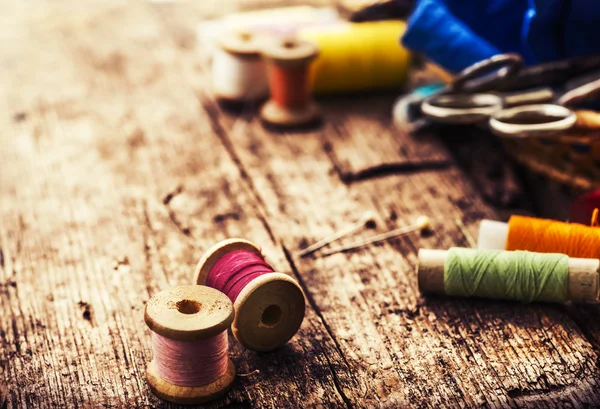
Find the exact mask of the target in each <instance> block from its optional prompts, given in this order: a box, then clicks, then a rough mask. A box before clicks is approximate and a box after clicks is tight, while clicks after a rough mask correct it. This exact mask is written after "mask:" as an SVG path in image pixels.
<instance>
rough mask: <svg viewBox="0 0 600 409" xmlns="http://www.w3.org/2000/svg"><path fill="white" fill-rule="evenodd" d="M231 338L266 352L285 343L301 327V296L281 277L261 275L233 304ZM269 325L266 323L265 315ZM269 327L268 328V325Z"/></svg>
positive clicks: (296, 287)
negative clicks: (233, 314)
mask: <svg viewBox="0 0 600 409" xmlns="http://www.w3.org/2000/svg"><path fill="white" fill-rule="evenodd" d="M234 305H235V311H236V315H235V319H234V320H233V324H232V326H231V331H232V332H233V336H234V337H235V338H236V339H237V340H238V341H239V342H240V344H242V345H243V346H244V347H246V348H248V349H251V350H254V351H270V350H273V349H275V348H278V347H280V346H282V345H284V344H285V343H287V342H288V341H289V340H290V339H291V338H292V337H293V336H294V335H295V334H296V332H298V329H299V328H300V326H301V325H302V321H303V320H304V314H305V309H306V301H305V298H304V292H303V291H302V289H301V288H300V286H299V285H298V283H297V282H296V280H294V279H293V278H291V277H290V276H288V275H286V274H283V273H269V274H265V275H262V276H260V277H258V278H256V279H255V280H253V281H252V282H251V283H249V284H248V285H247V286H246V287H244V289H243V290H242V291H241V292H240V294H239V295H238V297H237V298H236V300H235V304H234ZM270 311H273V312H274V313H275V316H274V318H272V320H273V322H272V323H271V324H270V323H269V322H267V321H268V320H269V318H266V317H267V316H268V315H271V316H273V313H270ZM269 324H270V325H269Z"/></svg>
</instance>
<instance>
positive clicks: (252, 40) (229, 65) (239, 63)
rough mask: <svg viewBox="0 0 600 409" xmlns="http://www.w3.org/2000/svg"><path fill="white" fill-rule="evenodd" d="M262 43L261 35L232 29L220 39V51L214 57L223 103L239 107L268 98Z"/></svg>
mask: <svg viewBox="0 0 600 409" xmlns="http://www.w3.org/2000/svg"><path fill="white" fill-rule="evenodd" d="M262 43H263V41H262V37H261V36H260V35H259V34H256V33H252V32H249V31H231V32H228V33H225V34H224V35H223V36H222V37H221V38H220V39H219V46H220V50H219V51H218V52H217V53H216V54H215V56H214V57H213V58H214V61H213V92H214V94H215V97H216V99H217V100H218V101H219V102H220V103H224V104H226V106H228V107H229V106H230V107H235V106H238V105H240V104H243V103H246V102H258V101H260V100H264V99H266V97H267V96H268V94H269V90H268V85H267V78H266V71H265V67H264V63H263V61H262V56H261V48H262ZM222 53H225V55H222Z"/></svg>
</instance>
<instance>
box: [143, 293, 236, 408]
mask: <svg viewBox="0 0 600 409" xmlns="http://www.w3.org/2000/svg"><path fill="white" fill-rule="evenodd" d="M233 316H234V313H233V305H232V304H231V301H230V300H229V298H227V296H225V295H224V294H222V293H220V292H219V291H217V290H215V289H212V288H209V287H205V286H199V285H183V286H178V287H172V288H169V289H167V290H164V291H161V292H160V293H158V294H156V295H155V296H153V297H152V298H151V299H150V300H149V301H148V304H147V305H146V311H145V314H144V319H145V321H146V324H147V325H148V327H149V328H150V329H151V330H152V345H153V351H154V358H153V360H152V361H151V362H150V364H149V365H148V369H147V373H146V377H147V380H148V384H149V385H150V388H151V389H152V391H153V392H154V393H155V394H156V395H157V396H159V397H161V398H163V399H165V400H168V401H170V402H174V403H180V404H194V403H203V402H207V401H210V400H212V399H215V398H218V397H220V396H222V395H224V394H225V392H226V391H227V389H229V387H230V386H231V384H232V383H233V381H234V378H235V367H234V365H233V362H231V360H230V359H229V357H228V356H227V353H228V341H227V329H228V328H229V326H230V325H231V322H232V321H233Z"/></svg>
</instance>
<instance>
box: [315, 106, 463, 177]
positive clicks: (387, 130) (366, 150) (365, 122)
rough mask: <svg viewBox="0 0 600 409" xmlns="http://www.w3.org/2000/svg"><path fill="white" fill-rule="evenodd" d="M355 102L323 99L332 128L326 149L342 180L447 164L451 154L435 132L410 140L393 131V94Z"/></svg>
mask: <svg viewBox="0 0 600 409" xmlns="http://www.w3.org/2000/svg"><path fill="white" fill-rule="evenodd" d="M357 98H359V99H360V101H361V103H360V104H357V103H356V101H357V100H356V99H355V98H349V97H348V96H346V97H339V98H335V99H334V98H330V99H326V100H322V101H321V105H322V107H323V111H324V116H325V120H326V121H328V122H330V123H331V124H332V125H333V128H332V129H331V131H330V132H326V133H324V135H325V138H324V139H325V140H326V141H327V144H326V149H328V150H330V156H331V158H332V160H333V163H335V165H336V168H337V170H338V172H339V173H340V175H341V177H342V179H344V180H346V181H351V180H356V179H362V178H365V177H369V176H372V175H381V174H386V173H392V172H395V171H404V170H414V169H423V168H425V169H427V168H440V167H444V166H446V165H449V164H450V161H451V159H450V156H449V155H448V153H447V151H446V150H445V149H443V147H442V144H441V142H440V140H439V139H438V138H436V137H435V136H434V134H432V133H430V132H424V133H422V134H420V135H417V136H411V135H408V134H407V133H405V132H403V131H400V130H398V129H397V128H396V126H395V125H394V124H393V121H392V117H391V108H392V106H393V103H394V96H389V95H388V96H382V95H362V96H360V97H357ZM356 152H361V154H360V155H357V154H356Z"/></svg>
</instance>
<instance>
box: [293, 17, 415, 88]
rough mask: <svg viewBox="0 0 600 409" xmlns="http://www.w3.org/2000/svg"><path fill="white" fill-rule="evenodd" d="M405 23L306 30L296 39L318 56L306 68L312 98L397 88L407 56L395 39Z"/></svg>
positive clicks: (403, 77) (407, 64)
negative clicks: (311, 46) (314, 48)
mask: <svg viewBox="0 0 600 409" xmlns="http://www.w3.org/2000/svg"><path fill="white" fill-rule="evenodd" d="M405 30H406V23H405V22H404V21H400V20H387V21H376V22H363V23H342V24H331V25H328V26H321V27H309V28H305V29H302V30H300V31H299V32H298V34H297V35H298V38H301V39H303V40H308V41H311V42H312V43H314V44H315V45H316V46H317V48H318V49H319V55H318V57H317V58H316V60H315V62H314V63H313V64H312V65H311V67H310V76H311V83H312V90H313V93H314V94H315V95H322V94H333V93H349V92H359V91H369V90H378V89H397V90H398V89H400V87H401V86H402V85H403V84H404V83H405V82H406V79H407V77H408V71H409V68H410V62H411V54H410V52H409V51H408V50H407V49H406V48H404V47H402V45H401V44H400V41H399V39H400V38H401V37H402V35H403V34H404V31H405Z"/></svg>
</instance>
